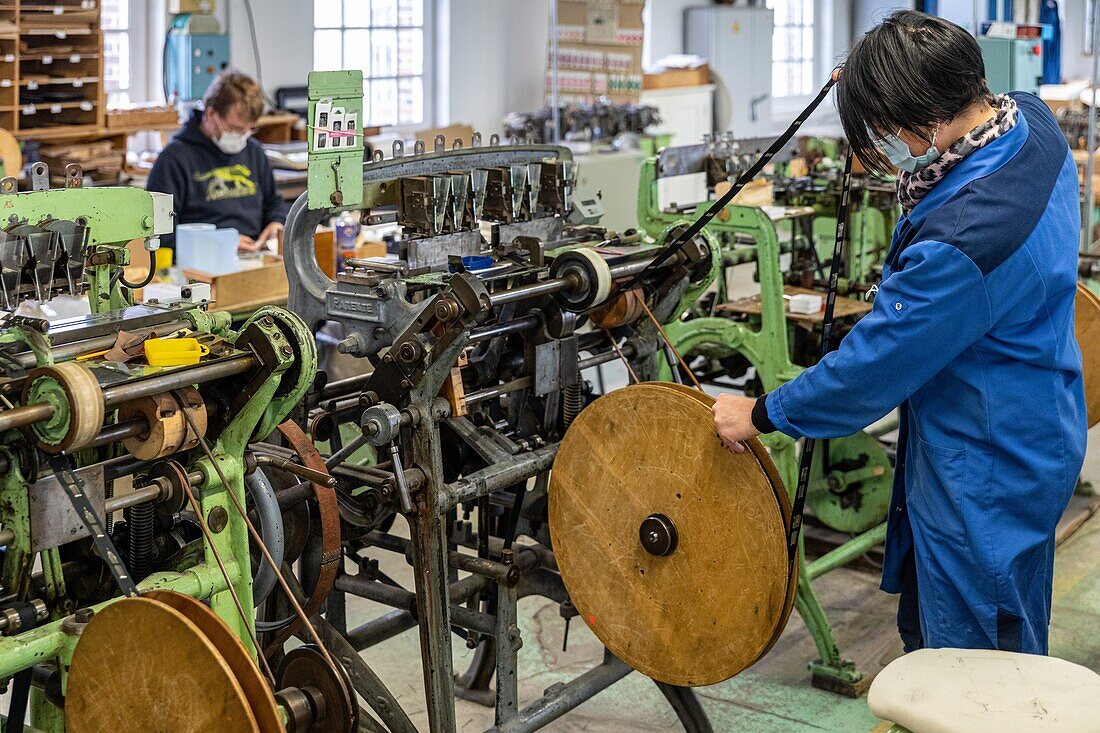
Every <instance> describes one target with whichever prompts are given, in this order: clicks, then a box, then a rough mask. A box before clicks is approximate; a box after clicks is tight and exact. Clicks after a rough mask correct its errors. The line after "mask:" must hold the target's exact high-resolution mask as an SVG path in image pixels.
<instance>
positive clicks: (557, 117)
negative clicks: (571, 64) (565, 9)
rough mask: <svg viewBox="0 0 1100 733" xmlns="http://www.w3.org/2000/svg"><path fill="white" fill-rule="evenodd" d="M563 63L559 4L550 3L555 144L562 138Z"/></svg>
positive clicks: (552, 123) (552, 119)
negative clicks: (560, 94) (560, 79)
mask: <svg viewBox="0 0 1100 733" xmlns="http://www.w3.org/2000/svg"><path fill="white" fill-rule="evenodd" d="M560 65H561V62H560V59H558V4H557V3H556V2H552V3H550V124H551V125H553V128H554V129H553V132H551V133H550V135H551V137H550V142H552V143H554V144H555V145H557V144H558V141H559V140H560V139H561V129H560V127H561V110H560V109H558V105H559V99H558V69H559V67H560Z"/></svg>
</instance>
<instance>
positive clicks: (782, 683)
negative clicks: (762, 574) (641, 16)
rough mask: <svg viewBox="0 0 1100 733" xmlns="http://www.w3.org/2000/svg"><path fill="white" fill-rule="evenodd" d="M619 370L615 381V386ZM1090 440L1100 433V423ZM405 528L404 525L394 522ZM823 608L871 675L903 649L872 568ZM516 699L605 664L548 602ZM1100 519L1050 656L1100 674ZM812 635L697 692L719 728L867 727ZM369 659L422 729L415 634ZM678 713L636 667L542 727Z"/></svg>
mask: <svg viewBox="0 0 1100 733" xmlns="http://www.w3.org/2000/svg"><path fill="white" fill-rule="evenodd" d="M614 376H617V375H613V377H612V379H611V380H609V381H613V378H614ZM1091 437H1092V438H1093V440H1092V441H1090V443H1092V444H1095V443H1096V441H1097V440H1100V428H1098V429H1097V430H1094V431H1093V434H1092V436H1091ZM1084 477H1085V479H1086V480H1091V481H1092V482H1094V483H1096V484H1097V485H1100V450H1095V449H1094V450H1092V451H1091V452H1090V453H1089V455H1088V457H1087V458H1086V463H1085V470H1084ZM395 531H399V532H404V531H405V528H404V527H395ZM380 554H381V557H380V559H381V560H382V569H383V571H385V572H387V573H389V574H390V575H391V576H392V577H394V578H395V579H398V580H399V581H401V582H402V583H403V584H406V587H411V582H412V578H411V573H410V570H409V568H408V566H407V565H406V564H405V562H404V560H403V559H402V558H397V557H396V556H393V555H389V554H388V553H380ZM814 587H815V589H816V591H817V593H818V595H819V596H820V598H821V600H822V603H823V604H824V605H825V608H826V611H827V613H828V616H829V618H830V620H831V621H832V623H833V627H834V630H835V632H836V635H837V641H838V643H839V645H840V648H841V650H842V652H843V653H844V654H845V656H848V657H850V658H852V659H855V660H856V661H857V662H858V663H859V664H860V666H861V668H862V669H864V670H866V671H870V672H872V673H873V672H875V671H877V670H878V669H880V668H881V667H882V666H884V665H885V664H887V663H889V661H890V660H892V659H894V658H895V657H897V656H898V655H899V654H900V653H901V644H900V642H899V641H898V640H897V636H896V632H895V630H894V613H895V609H896V597H894V596H890V595H887V594H885V593H882V592H881V591H879V590H878V578H877V576H876V575H874V574H871V573H865V572H859V571H855V570H849V569H840V570H837V571H835V572H833V573H831V574H828V575H826V576H825V577H823V578H821V579H820V580H818V581H817V582H816V583H815V585H814ZM383 610H384V609H383V608H382V607H380V606H377V605H375V604H373V603H370V602H368V601H364V600H362V599H352V598H349V603H348V623H349V626H354V625H356V624H358V623H362V622H364V621H366V620H368V619H370V618H373V617H374V616H376V615H377V614H379V613H381V612H382V611H383ZM519 618H520V627H521V630H522V636H523V648H522V649H521V651H520V658H519V661H520V680H519V694H520V705H521V707H522V706H523V705H525V704H527V703H529V702H531V701H532V700H534V699H535V698H537V697H539V696H540V695H542V694H543V691H544V690H545V689H546V688H547V687H549V686H550V685H553V684H555V683H558V682H564V681H567V680H569V679H572V678H573V677H575V676H577V675H578V674H580V673H582V672H584V671H585V670H586V669H588V668H590V667H592V666H593V665H595V664H598V663H599V661H600V659H601V656H602V646H601V645H600V644H599V642H598V641H597V640H596V638H595V637H594V636H593V635H592V633H591V632H590V631H589V630H588V628H587V627H586V626H585V625H584V624H583V623H581V622H580V620H579V619H574V621H573V622H572V626H571V628H570V632H569V646H568V650H567V651H564V652H563V651H562V634H563V627H564V623H563V621H562V619H561V618H560V616H559V615H558V607H557V605H555V604H553V603H551V602H549V601H545V600H542V599H535V598H528V599H524V600H523V601H521V602H520V609H519ZM1098 625H1100V518H1098V517H1092V518H1091V519H1089V520H1088V521H1086V522H1085V523H1084V524H1083V525H1082V526H1081V527H1080V529H1078V530H1077V531H1076V532H1075V533H1074V534H1073V535H1072V536H1071V537H1070V538H1069V539H1068V540H1067V541H1066V542H1064V543H1063V544H1062V546H1061V547H1060V548H1059V551H1058V554H1057V557H1056V561H1055V581H1054V609H1053V622H1052V626H1051V653H1052V654H1054V655H1055V656H1060V657H1064V658H1066V659H1069V660H1071V661H1074V662H1077V663H1079V664H1083V665H1085V666H1088V667H1090V668H1092V669H1095V670H1100V635H1097V634H1096V633H1095V630H1096V628H1097V626H1098ZM453 648H454V660H455V669H456V671H461V670H463V669H464V668H465V667H466V665H468V664H469V662H470V660H471V659H472V656H473V652H471V651H469V650H468V649H466V647H465V645H464V644H462V642H461V641H460V640H458V639H457V638H455V643H454V645H453ZM815 657H816V654H815V651H814V646H813V642H812V640H811V639H810V636H809V634H808V632H807V631H806V627H805V625H804V624H803V623H802V620H801V618H799V616H798V614H797V612H796V613H794V614H792V616H791V620H790V623H789V624H788V626H787V628H786V630H785V632H784V634H783V636H782V638H781V639H780V640H779V643H778V644H777V645H776V646H775V648H774V649H773V650H772V651H771V652H770V654H769V655H768V656H767V657H766V658H765V659H763V660H761V661H760V662H759V663H757V664H756V666H754V667H753V668H751V669H749V670H748V671H746V672H744V673H743V674H741V675H739V676H738V677H735V678H734V679H732V680H729V681H727V682H724V683H722V684H718V685H714V686H711V687H706V688H701V689H699V690H698V692H699V695H700V697H701V698H702V701H703V705H704V707H705V708H706V710H707V713H708V714H709V716H710V718H711V721H712V723H713V725H714V729H715V731H719V732H720V733H734V732H735V731H736V732H740V731H746V732H750V733H781V732H782V733H802V732H807V733H808V732H809V731H830V732H834V733H865V732H868V731H873V730H876V729H877V728H878V727H879V721H878V720H877V719H876V718H875V717H874V716H873V715H872V714H871V713H870V711H869V710H868V709H867V706H866V702H865V698H860V699H848V698H843V697H839V696H837V695H834V694H831V693H828V692H823V691H821V690H816V689H814V688H812V687H811V686H810V675H809V672H808V670H807V666H806V665H807V662H809V661H810V660H811V659H813V658H815ZM364 658H365V659H366V661H367V663H368V664H370V665H371V666H372V667H373V668H374V670H375V672H377V673H378V675H379V676H380V677H381V679H382V680H384V681H385V682H386V684H387V685H388V686H389V687H390V689H391V691H392V692H393V693H394V694H395V695H396V696H397V698H398V700H399V701H400V702H401V703H402V704H403V705H404V706H405V708H406V710H407V711H408V712H409V714H410V716H411V717H412V719H413V721H414V723H416V725H417V727H418V728H419V729H422V730H427V723H426V718H425V715H424V703H423V682H422V677H421V668H420V658H419V641H418V638H417V635H416V632H415V630H414V631H409V632H406V633H405V634H403V635H401V636H399V637H397V638H395V639H391V640H390V641H387V642H385V643H383V644H381V645H379V646H377V647H374V648H372V649H369V650H367V651H366V652H364ZM456 708H457V713H458V729H459V731H462V732H463V733H468V732H471V731H483V730H485V729H486V728H488V727H491V726H492V724H493V715H492V710H490V709H488V708H483V707H480V706H478V705H475V704H473V703H469V702H465V701H458V703H457V706H456ZM678 729H679V726H678V725H677V721H676V717H675V715H674V714H673V713H672V711H671V709H670V708H669V706H668V704H667V703H666V702H665V700H664V698H663V697H662V695H661V694H660V692H659V691H658V690H657V688H656V686H655V685H654V684H653V682H652V681H650V680H649V679H648V678H645V677H642V676H641V675H640V674H637V673H634V674H632V675H630V676H629V677H627V678H626V679H624V680H623V681H622V682H620V683H618V684H617V685H614V686H612V687H611V688H609V689H608V690H607V691H605V692H603V693H602V694H600V695H599V696H597V697H596V698H594V699H592V700H590V701H588V702H586V703H585V704H583V705H581V706H580V707H579V708H577V709H576V710H575V711H573V712H571V713H569V714H567V715H566V716H565V717H563V718H561V719H559V720H558V721H556V722H555V723H553V724H551V725H550V726H549V727H547V728H545V730H547V731H552V732H557V733H567V732H574V731H586V733H621V732H626V731H665V730H668V731H675V730H678Z"/></svg>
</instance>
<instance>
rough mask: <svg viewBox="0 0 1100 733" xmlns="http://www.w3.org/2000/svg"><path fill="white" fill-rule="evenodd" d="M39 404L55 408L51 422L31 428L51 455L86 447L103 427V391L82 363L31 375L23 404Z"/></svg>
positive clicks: (73, 363) (39, 370) (65, 364)
mask: <svg viewBox="0 0 1100 733" xmlns="http://www.w3.org/2000/svg"><path fill="white" fill-rule="evenodd" d="M36 402H48V403H49V404H51V405H52V406H53V408H54V414H53V416H52V417H50V419H49V420H45V421H43V422H39V423H34V424H33V425H31V427H30V430H31V432H32V434H33V435H34V437H35V442H36V443H37V444H38V447H39V448H41V449H42V450H44V451H46V452H47V453H60V452H61V451H70V452H71V451H75V450H78V449H79V448H83V447H84V446H85V445H87V444H88V443H90V442H91V441H92V439H93V438H94V437H95V436H96V435H98V434H99V431H100V429H101V428H102V427H103V415H104V407H103V390H101V389H100V387H99V381H98V380H96V377H95V374H93V373H92V370H91V369H89V368H88V367H86V366H85V365H83V364H81V363H79V362H76V361H66V362H62V363H61V364H54V365H53V366H47V367H40V368H38V369H35V370H34V371H32V372H31V373H30V374H28V375H27V380H26V382H25V383H24V387H23V403H24V404H27V405H30V404H34V403H36Z"/></svg>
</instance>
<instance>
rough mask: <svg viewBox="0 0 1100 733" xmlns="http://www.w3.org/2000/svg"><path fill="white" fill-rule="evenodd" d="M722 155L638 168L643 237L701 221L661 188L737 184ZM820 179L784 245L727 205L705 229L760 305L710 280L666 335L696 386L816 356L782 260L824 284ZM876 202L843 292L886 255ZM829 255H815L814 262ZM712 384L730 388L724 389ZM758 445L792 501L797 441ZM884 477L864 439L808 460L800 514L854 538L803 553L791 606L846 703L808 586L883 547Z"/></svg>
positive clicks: (847, 680) (867, 194)
mask: <svg viewBox="0 0 1100 733" xmlns="http://www.w3.org/2000/svg"><path fill="white" fill-rule="evenodd" d="M730 150H731V148H730V147H728V146H727V147H726V148H725V149H723V146H721V145H715V144H714V143H706V144H703V145H698V146H688V147H686V148H670V149H665V150H662V151H661V152H660V153H659V154H658V155H657V156H655V157H653V158H651V159H649V160H647V161H646V162H645V163H644V164H643V168H642V187H641V191H640V194H639V203H638V219H639V222H640V225H641V228H642V229H643V230H644V231H645V232H646V233H648V234H650V235H656V234H658V233H659V232H660V231H662V230H663V229H664V228H665V227H666V226H668V225H669V224H670V223H671V222H672V221H673V220H678V219H682V218H684V217H688V218H691V217H692V216H693V215H698V214H701V213H702V211H703V210H704V209H705V208H706V207H705V203H704V204H699V205H695V206H686V207H684V206H681V207H676V208H674V209H664V208H662V207H661V206H660V203H659V201H658V181H659V180H660V179H662V178H667V177H672V176H681V175H690V174H700V173H702V174H706V175H707V176H708V187H713V185H714V184H715V183H716V182H718V181H721V180H726V179H728V178H729V177H730V176H731V175H732V176H733V177H736V175H737V174H738V173H739V172H740V170H739V169H738V168H737V167H736V166H734V167H733V168H732V169H731V166H730V161H736V157H734V156H732V155H731V154H730ZM825 178H826V176H824V175H822V174H820V173H819V174H818V176H817V179H818V181H819V182H818V183H817V184H815V185H813V186H803V187H802V188H800V189H798V190H797V192H796V197H795V200H794V201H791V202H790V203H794V204H797V205H799V206H800V207H802V208H803V212H802V213H800V214H799V215H800V216H802V217H807V218H809V217H812V218H811V221H812V223H813V227H812V233H811V230H810V229H809V228H807V227H802V228H799V222H798V221H797V219H792V218H787V217H785V216H784V215H783V214H779V221H780V222H781V223H782V224H783V225H784V226H785V228H786V229H787V230H788V231H787V234H788V236H787V237H781V235H780V232H779V231H778V229H777V223H776V222H775V221H773V220H772V218H771V217H770V216H769V214H768V212H766V211H765V210H764V209H762V208H759V207H750V206H735V205H730V206H728V207H726V209H725V210H724V211H723V212H721V214H719V216H718V217H716V218H715V219H714V221H713V222H712V223H711V224H710V225H709V226H708V227H707V231H708V232H709V233H710V234H711V236H712V237H714V238H715V239H717V240H718V241H719V242H720V243H721V246H722V255H723V257H722V260H723V264H724V266H725V268H726V269H728V268H731V267H734V266H736V265H739V264H743V263H750V262H755V263H756V276H757V279H758V281H759V283H760V296H759V300H758V304H757V303H754V304H753V305H754V307H750V308H748V309H746V311H729V310H727V309H726V308H725V306H724V305H723V304H724V303H725V301H726V300H727V299H728V298H727V295H726V291H725V280H726V278H725V277H724V276H722V277H719V278H718V280H717V283H718V288H717V294H716V295H717V297H716V298H715V299H714V300H713V301H712V302H711V303H710V304H709V305H708V306H706V307H704V308H699V307H697V308H696V309H695V311H694V314H693V316H694V317H687V318H685V319H681V320H676V321H674V322H672V323H669V324H666V326H665V331H666V333H667V335H668V338H669V341H670V342H671V343H672V345H673V346H674V347H675V349H676V350H677V351H678V352H679V353H680V354H681V355H682V356H683V357H684V359H685V360H686V361H687V362H688V363H689V364H694V366H693V367H692V368H693V371H696V372H697V373H699V374H700V376H701V378H702V379H703V380H704V381H707V380H708V379H710V380H714V379H718V378H722V379H723V380H728V378H729V377H733V378H737V377H738V376H744V377H745V380H746V381H745V383H744V385H743V386H742V387H741V388H742V389H744V391H745V392H746V394H749V395H755V394H761V393H763V392H766V391H770V390H774V389H775V388H777V387H778V386H779V385H781V384H783V383H785V382H788V381H790V380H791V379H793V378H794V377H796V376H797V375H798V374H799V373H800V372H801V371H802V369H803V368H804V367H806V366H809V365H810V364H811V363H812V361H813V356H812V355H813V354H816V353H817V352H818V348H819V346H818V345H819V344H820V336H821V335H820V322H818V323H816V324H815V323H814V321H813V319H810V318H807V319H804V320H800V321H793V320H791V319H789V318H788V314H787V309H786V306H785V304H784V279H785V278H784V273H783V272H782V271H781V260H786V259H787V258H788V257H789V258H790V262H791V263H792V264H791V267H790V272H789V274H788V279H790V280H793V281H794V283H796V284H800V285H805V286H809V287H813V286H814V285H815V283H818V282H819V281H820V280H822V279H824V269H823V266H824V264H826V263H823V262H821V259H820V257H819V255H818V254H817V252H818V245H820V244H822V242H823V241H824V240H826V239H827V237H826V234H825V231H826V229H827V228H828V227H832V230H831V231H832V234H831V235H830V236H832V235H835V226H836V219H835V216H836V207H835V205H833V206H832V208H831V209H830V206H829V201H830V199H831V198H832V197H834V193H833V191H834V190H835V191H836V192H837V193H839V190H838V189H834V188H832V187H830V186H828V185H825V183H823V182H821V181H822V180H824V179H825ZM788 190H789V189H788ZM880 195H881V192H880V191H879V190H878V187H877V184H872V185H867V186H865V187H864V188H863V194H862V201H863V203H864V204H865V206H861V207H860V208H859V210H857V211H855V212H853V215H852V221H853V224H852V228H851V231H852V232H853V236H854V237H856V238H857V239H856V241H854V242H853V246H852V247H851V249H850V251H849V252H848V257H847V259H846V260H845V262H844V273H845V277H844V278H842V283H841V292H843V293H846V294H853V295H860V294H862V293H863V292H864V291H866V290H867V289H868V288H869V287H870V286H871V284H873V280H874V278H875V275H876V273H878V272H879V263H880V262H881V258H882V257H884V256H885V252H886V247H885V245H884V242H888V241H889V240H888V233H889V230H888V229H887V228H886V227H887V226H890V227H891V228H892V224H891V223H890V221H891V212H892V211H893V210H894V208H895V206H890V205H880V204H879V203H878V202H877V201H876V198H877V197H879V196H880ZM810 207H812V208H810ZM776 213H779V212H776ZM819 220H820V221H819ZM861 231H862V232H863V234H862V235H861V234H860V232H861ZM861 237H865V238H861ZM781 239H789V241H790V242H791V244H789V245H788V246H786V247H784V246H783V244H781ZM826 249H827V248H825V247H821V251H822V252H825V251H826ZM829 249H831V244H830V246H829ZM800 263H805V264H800ZM856 310H858V309H856ZM700 311H703V313H702V314H700ZM716 313H719V314H720V313H725V316H715V315H712V314H716ZM853 321H854V318H853V317H847V318H845V317H843V316H842V317H841V318H839V319H838V322H837V326H836V328H837V329H838V332H839V333H840V334H843V333H844V332H845V330H846V329H847V328H850V327H851V325H852V323H853ZM750 368H751V371H750ZM673 371H674V368H673V367H671V366H670V361H667V360H666V361H665V362H664V364H663V366H662V370H661V375H660V378H662V379H669V378H672V377H673ZM719 383H720V384H723V385H724V386H733V385H732V384H730V383H729V382H728V381H723V382H719ZM886 428H887V429H888V428H889V426H886ZM882 432H883V431H879V434H881V433H882ZM762 441H763V442H764V443H765V445H766V446H767V447H768V449H769V450H770V452H771V454H772V459H773V460H774V462H775V464H776V467H777V468H778V469H779V471H780V474H781V476H782V477H783V480H784V481H785V482H786V484H787V486H788V488H789V489H790V490H791V491H792V492H793V490H794V487H795V483H796V478H797V472H798V452H797V446H796V443H795V441H793V440H791V439H789V438H787V437H786V436H784V435H782V434H780V433H775V434H772V435H768V436H763V438H762ZM892 476H893V470H892V466H891V462H890V458H889V456H888V454H887V451H886V449H885V448H884V446H883V445H882V444H881V443H880V442H879V441H878V440H877V439H876V438H875V437H874V436H872V435H870V434H868V433H865V432H861V433H857V434H856V435H852V436H849V437H847V438H842V439H837V440H830V441H827V442H826V444H825V446H824V447H823V449H822V450H821V451H820V452H819V453H818V454H817V455H816V456H815V461H814V464H813V473H812V478H811V482H810V487H809V489H810V490H809V494H808V497H807V504H808V507H809V509H810V511H811V512H812V514H813V516H814V517H815V518H816V520H817V521H818V522H820V523H821V524H823V525H824V526H825V527H827V528H829V529H831V530H834V531H836V532H840V533H843V534H844V535H847V536H849V537H850V538H851V539H848V540H847V541H845V542H843V543H842V544H840V545H839V546H837V547H835V548H834V549H832V550H830V551H828V552H827V553H825V554H823V555H821V556H820V557H818V558H816V559H814V560H812V561H810V562H807V561H806V558H805V548H804V547H803V548H802V550H801V564H800V582H799V589H798V595H797V598H796V607H797V609H798V611H799V613H800V614H801V615H802V618H803V620H804V621H805V622H806V625H807V627H808V628H809V630H810V633H811V635H812V636H813V638H814V642H815V643H816V645H817V648H818V654H819V655H820V658H819V659H817V660H816V661H814V662H813V663H812V664H811V670H812V673H813V683H814V684H815V686H819V687H823V688H825V689H830V690H833V691H836V692H840V693H843V694H849V695H853V696H854V695H857V694H859V693H860V692H861V691H862V690H863V689H864V688H865V686H866V683H867V680H866V678H865V677H864V676H863V675H862V673H861V672H860V671H859V669H857V667H856V665H855V664H854V663H853V662H851V661H849V660H846V659H844V657H843V656H842V655H841V653H840V650H839V649H838V646H837V643H836V640H835V637H834V635H833V632H832V629H831V627H830V625H829V621H828V618H827V617H826V614H825V611H824V609H823V608H822V606H821V603H820V601H819V600H818V598H817V596H816V595H815V593H814V590H813V581H814V580H815V579H816V578H818V577H820V576H821V575H823V574H825V573H827V572H829V571H830V570H833V569H836V568H838V567H842V566H844V565H846V564H848V563H850V562H852V561H853V560H855V559H857V558H859V557H861V556H863V555H864V554H866V553H867V552H868V551H870V550H872V549H873V548H874V547H875V546H876V545H879V544H881V543H882V542H883V540H884V539H885V536H886V525H885V523H884V520H885V516H886V511H887V509H888V506H889V500H890V491H891V483H892Z"/></svg>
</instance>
